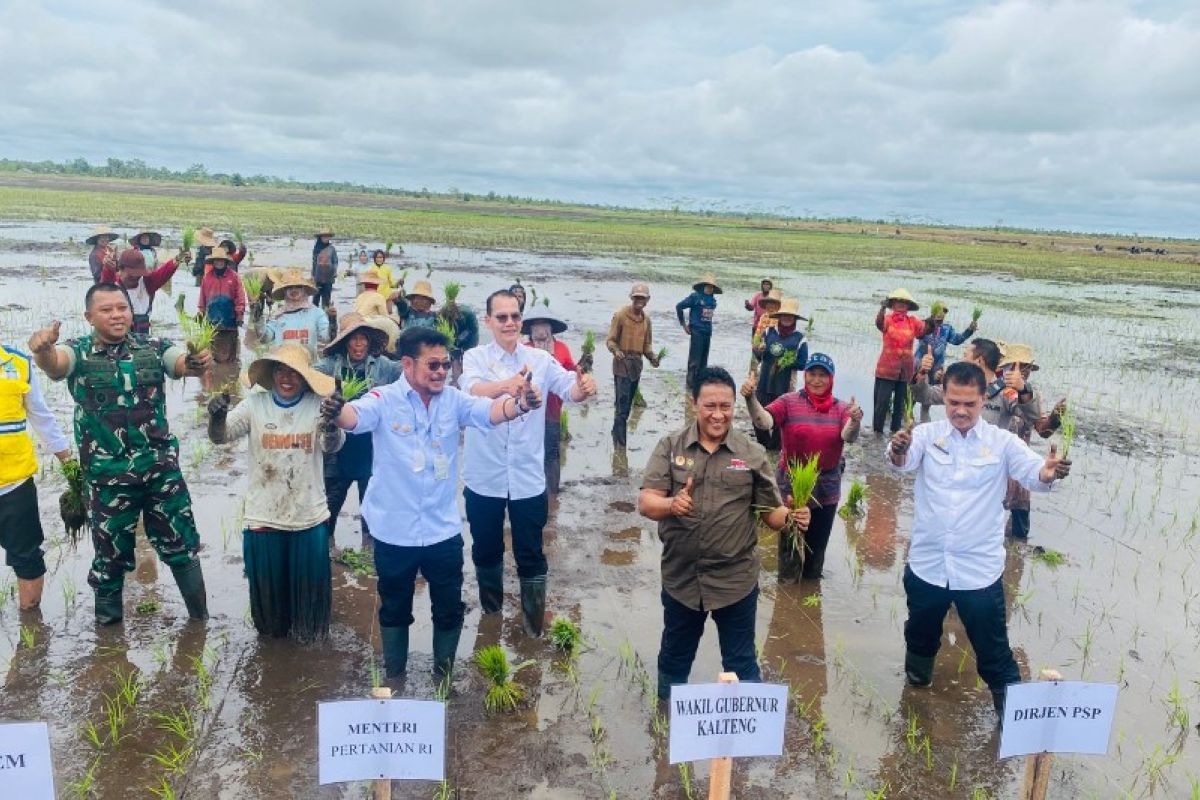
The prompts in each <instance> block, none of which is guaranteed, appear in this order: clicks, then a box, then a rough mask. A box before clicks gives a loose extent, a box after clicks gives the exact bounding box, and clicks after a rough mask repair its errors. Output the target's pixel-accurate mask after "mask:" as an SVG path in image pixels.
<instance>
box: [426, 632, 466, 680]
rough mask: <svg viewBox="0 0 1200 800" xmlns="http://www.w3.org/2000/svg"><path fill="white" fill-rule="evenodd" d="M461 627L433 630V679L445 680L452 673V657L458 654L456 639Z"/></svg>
mask: <svg viewBox="0 0 1200 800" xmlns="http://www.w3.org/2000/svg"><path fill="white" fill-rule="evenodd" d="M460 634H462V626H461V625H459V626H458V627H457V628H439V627H437V626H436V625H435V626H434V628H433V677H434V678H436V679H437V680H438V681H442V680H445V679H446V678H447V677H448V676H449V675H451V674H453V672H454V656H455V654H456V653H457V652H458V637H459V635H460Z"/></svg>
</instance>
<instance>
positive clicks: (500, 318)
mask: <svg viewBox="0 0 1200 800" xmlns="http://www.w3.org/2000/svg"><path fill="white" fill-rule="evenodd" d="M492 319H494V320H496V322H499V323H500V324H504V323H505V322H509V321H512V322H520V321H521V315H520V313H516V314H496V315H495V316H494V317H492Z"/></svg>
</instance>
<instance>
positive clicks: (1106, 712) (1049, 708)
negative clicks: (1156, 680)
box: [999, 681, 1117, 758]
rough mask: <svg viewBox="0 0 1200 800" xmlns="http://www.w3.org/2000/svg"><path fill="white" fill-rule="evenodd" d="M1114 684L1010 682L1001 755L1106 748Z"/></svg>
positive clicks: (1101, 750) (1103, 750) (1114, 704)
mask: <svg viewBox="0 0 1200 800" xmlns="http://www.w3.org/2000/svg"><path fill="white" fill-rule="evenodd" d="M1116 710H1117V687H1116V685H1115V684H1109V683H1081V682H1079V681H1038V682H1036V683H1014V684H1012V685H1011V686H1009V687H1008V697H1007V699H1006V700H1005V702H1004V732H1003V733H1002V734H1001V736H1000V756H999V757H1000V758H1009V757H1010V756H1026V755H1030V754H1032V753H1091V754H1093V755H1104V754H1105V753H1107V752H1108V739H1109V735H1110V734H1111V733H1112V725H1113V715H1114V714H1115V713H1116Z"/></svg>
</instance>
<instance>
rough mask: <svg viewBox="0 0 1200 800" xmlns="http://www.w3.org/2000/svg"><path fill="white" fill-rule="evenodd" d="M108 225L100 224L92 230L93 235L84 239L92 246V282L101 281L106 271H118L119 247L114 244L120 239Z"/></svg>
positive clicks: (90, 255) (90, 266)
mask: <svg viewBox="0 0 1200 800" xmlns="http://www.w3.org/2000/svg"><path fill="white" fill-rule="evenodd" d="M119 238H120V236H118V235H117V234H116V233H115V232H114V231H113V230H112V229H111V228H109V227H108V226H107V225H98V226H97V227H96V228H94V229H93V230H92V235H91V236H89V237H87V238H86V239H84V240H83V241H84V242H86V243H87V244H89V245H91V246H92V249H91V250H90V251H89V252H88V269H90V270H91V272H92V283H101V282H102V281H103V279H104V271H105V270H106V269H107V270H108V271H109V272H114V273H115V272H116V269H117V248H116V246H115V245H114V244H113V243H114V242H116V241H117V239H119Z"/></svg>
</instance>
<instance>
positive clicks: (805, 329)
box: [804, 311, 817, 336]
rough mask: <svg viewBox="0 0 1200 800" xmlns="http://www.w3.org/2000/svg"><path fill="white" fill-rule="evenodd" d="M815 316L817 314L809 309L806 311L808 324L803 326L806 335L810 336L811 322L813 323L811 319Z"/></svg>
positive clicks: (811, 330)
mask: <svg viewBox="0 0 1200 800" xmlns="http://www.w3.org/2000/svg"><path fill="white" fill-rule="evenodd" d="M816 316H817V315H816V314H815V313H813V312H811V311H810V312H809V313H808V324H807V325H805V326H804V333H805V334H806V335H808V336H812V332H813V324H814V323H813V319H814V318H815V317H816Z"/></svg>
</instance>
